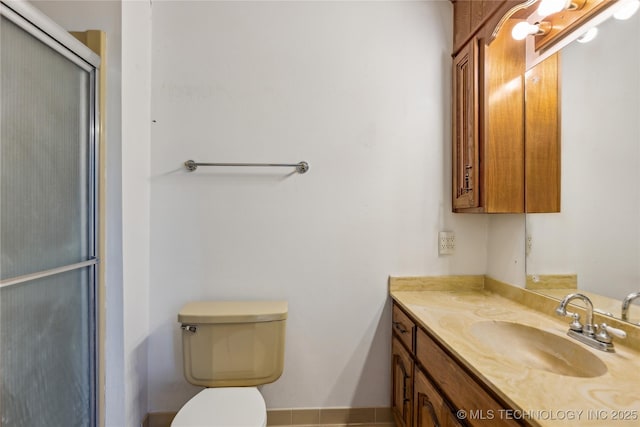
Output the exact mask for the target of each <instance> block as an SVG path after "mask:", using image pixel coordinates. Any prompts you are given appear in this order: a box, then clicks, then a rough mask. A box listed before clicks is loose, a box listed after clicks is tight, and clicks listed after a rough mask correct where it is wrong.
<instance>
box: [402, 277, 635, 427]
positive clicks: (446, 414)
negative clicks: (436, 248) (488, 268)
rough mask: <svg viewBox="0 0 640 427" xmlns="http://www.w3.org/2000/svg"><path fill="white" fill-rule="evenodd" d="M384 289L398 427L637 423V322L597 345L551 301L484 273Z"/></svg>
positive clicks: (411, 281) (415, 280) (406, 281)
mask: <svg viewBox="0 0 640 427" xmlns="http://www.w3.org/2000/svg"><path fill="white" fill-rule="evenodd" d="M390 295H391V297H392V300H393V315H392V317H393V319H392V330H393V333H392V343H391V347H392V372H393V379H392V384H393V387H392V408H393V412H394V415H395V417H396V424H397V425H398V426H403V427H409V426H434V425H439V426H464V425H471V426H518V425H534V426H537V425H540V426H556V425H565V426H569V425H581V426H583V425H584V426H611V425H616V426H617V425H620V426H625V425H629V426H632V425H639V424H640V389H639V388H638V384H640V351H638V349H637V339H638V335H639V333H640V331H638V330H637V329H638V328H635V327H633V326H631V325H629V327H625V326H622V327H623V328H625V330H626V331H627V332H628V333H629V337H628V339H627V340H626V341H617V340H616V339H614V344H615V352H613V353H607V352H603V351H598V350H596V349H592V348H589V347H587V346H585V345H583V344H581V343H579V342H577V341H575V340H572V339H570V338H569V337H567V331H568V326H569V322H570V320H569V319H568V318H560V317H558V316H556V315H555V314H554V309H555V307H556V306H557V301H555V300H552V299H545V298H544V297H542V296H540V295H536V294H534V293H531V292H529V291H526V290H524V289H520V288H515V287H512V286H509V285H506V284H501V283H499V282H496V281H494V280H491V279H489V278H484V277H482V276H478V277H475V276H462V277H449V278H391V280H390ZM524 302H526V303H524ZM534 307H535V308H534ZM572 311H580V310H579V309H578V307H573V306H572Z"/></svg>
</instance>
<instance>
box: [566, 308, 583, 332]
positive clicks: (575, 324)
mask: <svg viewBox="0 0 640 427" xmlns="http://www.w3.org/2000/svg"><path fill="white" fill-rule="evenodd" d="M567 314H568V315H569V316H571V317H572V318H573V320H572V321H571V323H570V324H569V329H571V330H572V331H576V332H582V323H580V315H579V314H578V313H569V312H568V313H567Z"/></svg>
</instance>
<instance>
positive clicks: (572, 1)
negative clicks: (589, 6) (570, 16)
mask: <svg viewBox="0 0 640 427" xmlns="http://www.w3.org/2000/svg"><path fill="white" fill-rule="evenodd" d="M585 3H586V0H541V1H540V5H539V6H538V11H537V12H538V16H540V17H545V16H549V15H553V14H554V13H558V12H561V11H563V10H578V9H582V7H583V6H584V5H585Z"/></svg>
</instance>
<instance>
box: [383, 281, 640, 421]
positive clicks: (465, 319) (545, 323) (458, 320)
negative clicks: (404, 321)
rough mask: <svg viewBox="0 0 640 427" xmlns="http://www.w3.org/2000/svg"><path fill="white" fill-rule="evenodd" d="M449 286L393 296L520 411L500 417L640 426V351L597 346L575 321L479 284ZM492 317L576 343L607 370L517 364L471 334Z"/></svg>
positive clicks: (405, 289)
mask: <svg viewBox="0 0 640 427" xmlns="http://www.w3.org/2000/svg"><path fill="white" fill-rule="evenodd" d="M445 288H446V287H445ZM445 288H441V290H418V291H414V290H410V289H411V286H406V285H403V286H396V287H394V286H393V285H392V286H391V291H390V293H391V296H392V298H393V299H394V300H395V301H396V302H397V303H398V304H399V305H400V306H402V307H403V308H404V309H405V310H406V311H407V312H408V313H410V314H412V315H413V317H414V318H415V319H416V320H417V322H418V324H419V325H420V326H421V327H423V328H424V329H426V330H427V331H429V332H431V334H432V335H433V336H435V337H436V338H437V339H438V340H439V341H440V342H441V344H442V345H443V346H445V347H446V348H448V350H449V351H450V352H451V353H452V354H454V355H455V356H456V357H457V358H458V359H459V360H460V362H461V363H463V364H464V365H465V366H466V367H467V368H469V369H470V370H471V371H472V372H474V373H475V374H476V375H477V376H478V378H480V379H481V380H483V381H484V382H485V383H486V385H487V386H488V387H490V388H491V389H492V390H493V391H494V392H495V393H496V394H497V395H499V396H501V397H502V398H503V399H504V400H505V401H506V402H507V403H509V404H510V405H511V406H512V407H513V408H514V409H516V410H517V411H516V412H514V413H503V414H493V415H494V416H501V417H521V416H526V417H528V418H529V419H530V422H531V423H532V424H534V425H535V424H537V425H541V426H577V425H579V426H607V427H615V426H618V425H620V426H631V425H633V426H640V352H638V351H636V350H633V349H632V348H630V347H627V346H625V345H624V344H623V343H621V342H620V341H617V342H615V341H616V339H615V338H614V342H615V348H616V352H615V353H606V352H603V351H599V350H595V349H591V348H589V347H588V346H586V345H584V344H581V343H578V342H577V341H575V340H573V339H571V338H569V337H567V336H566V332H567V330H568V325H569V319H568V318H566V319H560V318H557V317H556V316H554V315H553V313H552V312H550V313H549V314H546V313H544V312H540V311H537V310H535V309H533V308H530V307H528V306H526V305H523V304H520V303H518V302H516V301H514V300H512V299H507V298H505V297H503V296H501V295H499V294H497V293H495V292H490V291H488V290H486V289H479V288H478V287H477V286H472V288H473V289H472V290H464V289H461V288H464V287H458V288H457V289H456V290H453V291H452V290H443V289H445ZM468 289H469V288H468ZM487 320H494V321H507V322H516V323H520V324H523V325H528V326H532V327H535V328H538V329H542V330H544V331H547V332H549V333H552V334H554V335H557V336H559V337H562V338H565V339H567V340H570V341H572V342H575V343H577V344H578V345H580V346H581V347H583V348H585V349H587V351H589V352H591V353H592V354H593V355H595V356H596V357H597V358H599V359H600V360H601V361H602V362H604V364H605V365H606V367H607V371H606V373H604V374H603V375H601V376H596V377H592V378H582V377H573V376H565V375H560V374H556V373H552V372H548V371H546V370H541V369H535V368H532V367H530V366H527V364H526V363H522V362H520V361H517V362H516V361H513V360H512V359H511V358H510V357H508V355H505V354H501V353H500V352H496V351H494V350H492V348H491V347H492V346H491V343H490V342H481V341H480V340H479V339H478V338H477V337H476V335H474V334H473V333H471V326H472V325H473V324H474V323H477V322H480V321H487ZM460 409H464V408H460ZM520 411H521V412H520Z"/></svg>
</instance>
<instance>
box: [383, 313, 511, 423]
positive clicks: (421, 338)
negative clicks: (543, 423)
mask: <svg viewBox="0 0 640 427" xmlns="http://www.w3.org/2000/svg"><path fill="white" fill-rule="evenodd" d="M391 346H392V385H393V387H392V400H391V401H392V410H393V413H394V417H395V421H396V425H397V426H398V427H433V426H440V427H460V426H464V425H470V426H491V427H493V426H498V427H500V426H505V427H511V426H519V425H522V424H520V423H519V422H518V421H516V420H513V419H509V418H507V417H501V416H500V414H503V413H506V412H507V410H508V409H509V408H508V406H507V405H504V404H502V403H501V402H500V401H499V400H498V399H497V398H496V397H494V396H493V393H492V392H491V391H490V390H489V389H488V388H487V387H486V386H485V385H484V384H483V383H482V382H480V381H479V380H477V379H476V378H475V377H474V376H473V375H472V374H470V373H469V372H467V370H466V369H465V368H464V367H463V366H462V365H461V364H460V362H458V361H457V360H456V359H455V358H453V357H452V356H450V355H449V354H448V353H447V352H446V350H444V349H443V347H442V346H441V345H440V344H438V343H437V342H436V340H435V339H434V338H432V337H431V336H430V335H429V334H428V333H427V332H426V331H425V330H423V329H422V328H421V327H419V326H417V323H416V322H415V321H414V319H412V318H411V316H409V315H408V314H406V313H405V312H404V311H403V310H402V309H401V308H400V307H399V306H398V305H396V304H395V303H394V305H393V333H392V343H391ZM460 409H462V410H464V411H465V413H466V414H469V416H467V417H466V418H464V420H458V418H457V416H456V412H457V411H458V410H460ZM472 412H473V415H472Z"/></svg>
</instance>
